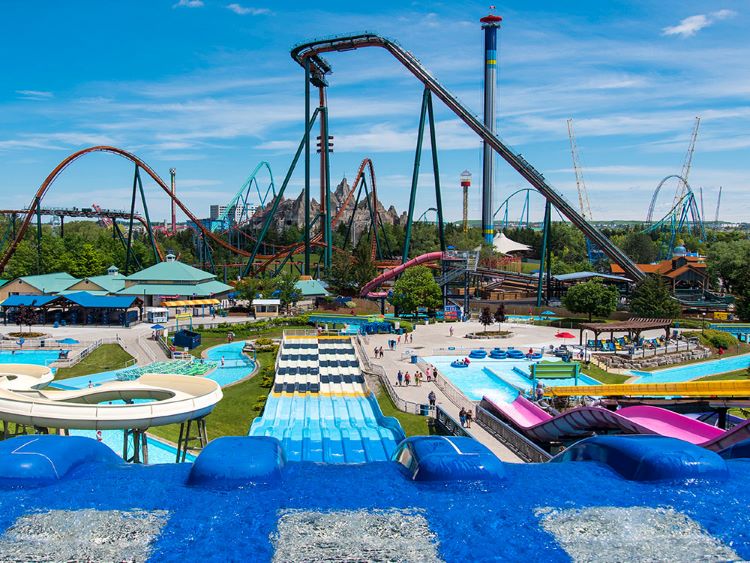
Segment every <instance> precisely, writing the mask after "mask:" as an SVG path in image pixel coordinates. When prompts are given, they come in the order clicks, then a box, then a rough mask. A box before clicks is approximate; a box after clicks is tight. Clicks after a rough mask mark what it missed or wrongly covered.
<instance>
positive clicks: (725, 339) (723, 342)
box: [682, 329, 737, 350]
mask: <svg viewBox="0 0 750 563" xmlns="http://www.w3.org/2000/svg"><path fill="white" fill-rule="evenodd" d="M682 336H684V337H685V338H698V339H699V340H700V343H701V344H703V345H704V346H711V347H712V348H718V347H719V346H721V347H722V348H724V349H725V350H728V349H730V348H732V347H733V346H737V339H736V338H735V337H734V336H732V335H731V334H729V333H728V332H722V331H720V330H713V329H706V330H704V331H702V332H701V331H697V330H696V331H689V332H687V331H686V332H683V333H682Z"/></svg>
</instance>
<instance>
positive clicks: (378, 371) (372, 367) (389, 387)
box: [354, 334, 429, 416]
mask: <svg viewBox="0 0 750 563" xmlns="http://www.w3.org/2000/svg"><path fill="white" fill-rule="evenodd" d="M354 341H355V343H356V347H357V350H358V352H359V357H360V360H361V362H362V369H363V371H365V372H367V373H369V374H371V375H374V376H376V377H377V378H378V380H379V381H380V385H381V386H382V387H383V388H384V389H385V392H386V393H388V396H389V397H390V399H391V401H392V402H393V404H394V406H395V407H396V408H397V409H398V410H400V411H403V412H407V413H411V414H418V415H422V416H425V415H426V414H427V413H428V412H429V410H428V405H422V404H420V403H415V402H413V401H407V400H405V399H402V398H401V397H399V396H398V393H396V390H395V389H394V388H393V384H392V383H391V381H390V379H388V375H387V374H386V373H385V370H384V369H383V366H380V365H378V364H373V363H372V362H370V359H369V357H368V356H367V353H366V352H365V343H364V342H363V339H362V337H361V336H360V335H359V334H358V335H357V336H356V337H355V339H354Z"/></svg>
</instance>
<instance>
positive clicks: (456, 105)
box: [291, 33, 645, 281]
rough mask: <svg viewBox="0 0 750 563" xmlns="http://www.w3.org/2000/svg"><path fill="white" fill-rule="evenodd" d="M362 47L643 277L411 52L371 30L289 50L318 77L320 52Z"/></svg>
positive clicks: (323, 64)
mask: <svg viewBox="0 0 750 563" xmlns="http://www.w3.org/2000/svg"><path fill="white" fill-rule="evenodd" d="M364 47H381V48H383V49H385V50H387V51H388V52H389V53H391V55H393V56H394V57H395V58H396V59H397V60H398V61H399V62H400V63H401V64H402V65H404V66H405V67H406V69H407V70H408V71H409V72H411V73H412V74H413V75H414V76H415V77H416V78H417V79H418V80H419V81H420V82H422V83H423V84H424V85H425V87H426V88H428V89H429V90H430V91H431V92H432V93H433V94H435V95H436V96H437V97H438V98H440V99H441V100H442V101H443V103H444V104H445V105H446V106H448V108H449V109H450V110H451V111H453V113H455V114H456V115H457V116H458V118H459V119H461V121H463V122H464V123H465V124H466V125H468V126H469V127H470V128H471V129H472V130H473V131H474V132H475V133H476V134H477V135H479V137H480V138H481V139H482V140H484V141H485V142H487V143H488V144H489V145H490V146H491V147H492V148H493V150H494V151H495V152H497V153H498V154H499V155H500V156H501V157H502V158H503V159H504V160H505V161H506V162H507V163H508V164H509V165H510V166H512V167H513V168H514V169H515V170H516V171H517V172H518V173H519V174H520V175H521V176H523V177H524V178H525V179H526V180H527V181H528V182H529V183H530V184H531V185H532V186H534V188H536V189H537V190H538V191H539V193H541V194H542V195H543V196H544V197H545V198H547V200H549V201H550V202H551V203H552V204H553V205H554V206H555V207H556V208H557V209H558V210H559V211H560V213H562V214H563V215H565V216H566V217H567V218H568V219H569V220H570V221H571V223H573V224H574V225H575V226H576V227H578V229H580V230H581V231H582V232H583V233H584V234H585V235H586V236H587V237H588V238H589V239H590V240H591V241H592V242H593V243H594V244H596V245H597V246H599V248H601V249H602V251H604V253H605V254H606V255H607V256H609V258H610V259H612V260H613V261H614V262H616V263H617V264H619V265H620V266H621V267H622V268H623V270H625V272H627V274H628V275H629V276H630V277H632V278H633V279H634V280H636V281H637V280H640V279H643V278H644V277H645V274H644V273H643V272H642V271H641V270H640V269H639V268H638V266H637V265H636V264H635V262H633V261H632V260H631V259H630V258H629V257H628V256H627V255H626V254H625V253H624V252H623V251H622V250H620V249H619V248H618V247H617V246H616V245H614V244H613V243H612V242H611V241H610V240H609V239H608V238H607V237H606V236H604V234H603V233H602V232H601V231H599V229H597V228H596V227H595V226H594V225H592V224H591V223H589V222H588V221H586V219H584V218H583V216H582V215H581V214H580V213H578V211H576V209H575V207H574V206H573V205H572V204H570V203H568V201H566V200H565V198H564V197H563V196H562V194H560V192H558V191H557V190H555V189H554V188H553V187H552V186H550V185H549V184H548V183H547V181H546V180H545V178H544V176H542V174H541V173H539V171H538V170H536V168H534V167H533V166H532V165H531V164H529V163H528V162H527V161H526V159H524V158H523V157H522V156H521V155H520V154H517V153H516V152H514V151H513V150H511V149H510V147H508V146H507V145H506V144H505V143H504V142H503V141H501V140H500V138H499V137H498V136H497V135H495V134H494V133H493V132H492V131H490V130H489V129H488V128H487V127H485V125H484V124H483V123H482V122H481V121H480V120H479V118H478V117H477V116H475V115H474V114H473V113H472V112H471V111H469V110H468V109H467V108H466V106H464V105H463V104H461V103H460V102H459V101H458V100H457V99H456V97H455V96H453V94H451V93H450V92H449V91H448V90H447V89H446V88H445V87H444V86H443V85H442V84H441V83H440V82H438V81H437V80H436V79H435V78H434V77H433V76H432V75H431V74H430V73H429V72H428V71H427V69H426V68H425V67H424V66H422V64H421V63H420V62H419V60H418V59H417V58H416V57H415V56H414V55H412V54H411V53H410V52H408V51H407V50H406V49H404V48H402V47H401V46H400V45H398V44H397V43H396V42H395V41H392V40H390V39H387V38H385V37H382V36H380V35H376V34H373V33H364V34H359V35H349V36H344V37H332V38H329V39H321V40H318V41H311V42H308V43H304V44H301V45H298V46H296V47H295V48H294V49H292V52H291V55H292V58H293V59H294V60H295V61H296V62H297V63H298V64H299V65H300V66H302V67H303V68H305V66H306V64H308V63H309V65H310V70H311V73H312V75H313V76H314V77H318V78H322V77H323V76H324V75H326V74H328V73H330V72H331V66H330V65H329V64H328V62H327V61H325V60H324V59H322V58H321V57H320V54H321V53H328V52H333V51H351V50H354V49H361V48H364Z"/></svg>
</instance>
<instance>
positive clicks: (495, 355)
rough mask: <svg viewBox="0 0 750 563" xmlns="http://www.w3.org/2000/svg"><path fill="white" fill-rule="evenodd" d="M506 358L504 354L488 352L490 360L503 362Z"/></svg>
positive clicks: (506, 355)
mask: <svg viewBox="0 0 750 563" xmlns="http://www.w3.org/2000/svg"><path fill="white" fill-rule="evenodd" d="M507 357H508V354H506V353H505V352H490V358H492V359H493V360H504V359H505V358H507Z"/></svg>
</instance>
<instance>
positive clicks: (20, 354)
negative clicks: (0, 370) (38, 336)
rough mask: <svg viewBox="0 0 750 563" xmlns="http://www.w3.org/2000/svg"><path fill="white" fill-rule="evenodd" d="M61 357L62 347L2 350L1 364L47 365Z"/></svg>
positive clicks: (0, 355) (0, 352) (0, 353)
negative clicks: (54, 348) (53, 348)
mask: <svg viewBox="0 0 750 563" xmlns="http://www.w3.org/2000/svg"><path fill="white" fill-rule="evenodd" d="M59 359H60V349H59V348H58V349H56V350H16V351H15V352H14V351H11V350H2V351H0V364H34V365H37V366H46V365H49V364H51V363H52V362H55V361H57V360H59Z"/></svg>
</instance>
